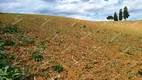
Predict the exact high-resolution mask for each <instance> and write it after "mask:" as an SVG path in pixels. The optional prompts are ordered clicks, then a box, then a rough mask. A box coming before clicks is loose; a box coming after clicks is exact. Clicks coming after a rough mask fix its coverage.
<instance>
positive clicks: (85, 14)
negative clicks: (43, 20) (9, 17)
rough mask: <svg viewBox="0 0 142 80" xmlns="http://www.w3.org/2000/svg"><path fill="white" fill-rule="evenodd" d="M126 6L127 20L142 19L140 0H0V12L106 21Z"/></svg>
mask: <svg viewBox="0 0 142 80" xmlns="http://www.w3.org/2000/svg"><path fill="white" fill-rule="evenodd" d="M125 6H127V7H128V11H129V14H130V17H129V18H128V20H142V0H0V12H10V13H26V14H44V15H54V16H65V17H71V18H77V19H84V20H91V21H106V17H107V16H111V15H112V16H113V15H114V12H117V14H119V10H120V9H124V7H125Z"/></svg>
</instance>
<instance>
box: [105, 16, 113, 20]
mask: <svg viewBox="0 0 142 80" xmlns="http://www.w3.org/2000/svg"><path fill="white" fill-rule="evenodd" d="M106 19H107V20H113V19H114V18H113V16H108V17H107V18H106Z"/></svg>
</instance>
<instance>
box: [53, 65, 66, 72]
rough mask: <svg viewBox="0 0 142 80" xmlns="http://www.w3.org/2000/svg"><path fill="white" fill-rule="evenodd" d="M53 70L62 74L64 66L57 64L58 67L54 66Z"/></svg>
mask: <svg viewBox="0 0 142 80" xmlns="http://www.w3.org/2000/svg"><path fill="white" fill-rule="evenodd" d="M52 68H53V69H54V70H55V71H57V72H59V73H60V72H61V71H63V66H62V65H61V64H57V65H55V66H52Z"/></svg>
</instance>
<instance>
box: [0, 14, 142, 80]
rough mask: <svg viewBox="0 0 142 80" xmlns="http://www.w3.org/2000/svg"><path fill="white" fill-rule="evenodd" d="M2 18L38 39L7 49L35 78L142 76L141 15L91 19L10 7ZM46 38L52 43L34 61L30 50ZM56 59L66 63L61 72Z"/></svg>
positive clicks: (135, 79) (119, 79)
mask: <svg viewBox="0 0 142 80" xmlns="http://www.w3.org/2000/svg"><path fill="white" fill-rule="evenodd" d="M0 21H2V24H1V27H5V26H8V25H16V26H18V28H19V29H20V31H21V33H22V34H24V35H25V36H27V37H29V38H32V39H34V41H35V44H31V45H26V46H18V47H16V48H13V47H10V49H7V51H6V52H7V54H10V53H11V52H12V53H14V54H15V55H16V56H17V57H19V58H20V61H19V62H14V64H22V65H24V66H25V67H27V68H28V69H29V72H31V74H34V75H35V76H34V80H54V78H56V79H57V80H142V75H139V74H137V71H139V70H142V21H123V22H121V21H120V22H92V21H86V20H79V19H73V18H65V17H56V16H46V15H31V14H10V13H9V14H8V13H4V14H0ZM7 35H8V34H7ZM17 35H18V34H17ZM1 36H2V35H1ZM12 36H13V35H12ZM2 38H3V37H2ZM9 38H10V39H12V40H15V41H16V40H17V39H15V38H16V37H15V36H14V38H12V37H9ZM17 41H18V40H17ZM42 41H44V45H46V46H47V48H46V49H45V50H44V51H42V55H43V56H44V59H43V60H42V61H40V62H35V61H34V60H32V59H30V58H29V55H30V54H29V52H30V51H31V50H35V49H37V47H38V46H39V45H40V43H41V42H42ZM56 64H61V65H62V66H63V71H62V72H60V73H58V72H56V71H54V70H53V69H52V68H51V66H53V65H56ZM47 75H49V76H48V77H47V78H46V76H47Z"/></svg>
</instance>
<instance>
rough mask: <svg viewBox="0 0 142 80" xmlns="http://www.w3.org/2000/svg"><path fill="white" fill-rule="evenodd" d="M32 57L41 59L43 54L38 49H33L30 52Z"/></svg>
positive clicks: (36, 59) (37, 59)
mask: <svg viewBox="0 0 142 80" xmlns="http://www.w3.org/2000/svg"><path fill="white" fill-rule="evenodd" d="M32 58H33V59H34V60H35V61H41V60H43V56H42V55H41V53H40V52H39V51H34V52H33V53H32Z"/></svg>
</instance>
